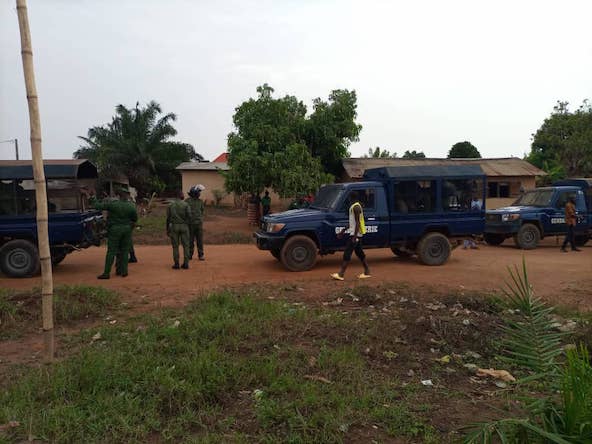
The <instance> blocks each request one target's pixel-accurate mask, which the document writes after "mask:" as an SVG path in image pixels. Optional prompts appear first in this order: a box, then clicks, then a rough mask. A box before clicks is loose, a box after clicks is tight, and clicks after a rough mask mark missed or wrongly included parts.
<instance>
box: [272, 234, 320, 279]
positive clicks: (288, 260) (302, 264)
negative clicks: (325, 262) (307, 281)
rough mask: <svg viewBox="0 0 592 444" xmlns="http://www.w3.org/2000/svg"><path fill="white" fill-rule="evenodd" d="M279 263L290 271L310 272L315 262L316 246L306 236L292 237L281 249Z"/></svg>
mask: <svg viewBox="0 0 592 444" xmlns="http://www.w3.org/2000/svg"><path fill="white" fill-rule="evenodd" d="M280 261H281V262H282V264H283V265H284V267H286V268H287V269H288V270H290V271H306V270H310V269H311V268H312V267H313V266H314V264H315V263H316V261H317V245H316V244H315V242H314V241H313V240H312V239H311V238H310V237H308V236H300V235H296V236H292V237H291V238H289V239H288V240H287V241H286V242H285V243H284V246H283V247H282V250H281V252H280Z"/></svg>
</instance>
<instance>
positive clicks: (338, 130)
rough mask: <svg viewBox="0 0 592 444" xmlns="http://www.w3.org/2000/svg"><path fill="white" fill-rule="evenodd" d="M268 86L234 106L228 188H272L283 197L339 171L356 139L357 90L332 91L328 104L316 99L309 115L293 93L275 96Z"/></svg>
mask: <svg viewBox="0 0 592 444" xmlns="http://www.w3.org/2000/svg"><path fill="white" fill-rule="evenodd" d="M273 92H274V90H273V88H272V87H271V86H269V85H267V84H264V85H262V86H259V87H258V88H257V93H258V97H257V98H256V99H253V98H251V99H249V100H247V101H245V102H243V103H242V104H241V105H240V106H238V107H237V108H236V111H235V114H234V117H233V123H234V127H235V130H234V131H233V132H231V133H230V134H229V135H228V154H229V156H228V164H229V166H230V170H229V171H228V173H226V189H227V190H228V191H231V192H236V193H257V194H258V193H260V192H261V191H262V190H263V189H264V188H265V187H273V188H274V190H275V191H276V192H277V193H278V194H279V195H280V196H283V197H288V196H294V195H296V194H298V193H308V192H312V191H315V190H316V189H317V188H318V187H319V186H320V185H321V184H323V183H328V182H331V181H332V180H333V175H336V174H339V172H340V169H341V159H342V158H343V157H345V156H347V155H348V152H347V148H348V147H349V145H350V143H351V142H353V141H356V140H357V138H358V135H359V133H360V130H361V126H360V125H358V124H357V123H355V118H356V116H357V113H356V107H357V105H356V93H355V91H351V92H350V91H348V90H335V91H332V92H331V94H330V95H329V100H328V101H327V102H325V101H323V100H321V99H320V98H317V99H315V100H314V102H313V112H312V114H310V115H308V116H307V108H306V106H305V105H304V103H303V102H302V101H300V100H298V99H297V98H296V97H294V96H289V95H286V96H284V97H282V98H274V97H273Z"/></svg>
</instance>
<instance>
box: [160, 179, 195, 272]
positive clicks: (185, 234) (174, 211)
mask: <svg viewBox="0 0 592 444" xmlns="http://www.w3.org/2000/svg"><path fill="white" fill-rule="evenodd" d="M183 197H184V196H183V191H179V192H178V194H177V199H175V200H173V201H172V202H171V203H170V204H169V206H168V208H167V218H166V230H167V235H168V236H169V237H170V238H171V245H172V246H173V262H174V264H173V269H174V270H178V269H179V268H183V269H185V270H186V269H188V268H189V224H190V223H191V210H190V209H189V205H188V204H187V202H185V201H184V200H183ZM179 244H181V245H183V265H182V266H181V267H179Z"/></svg>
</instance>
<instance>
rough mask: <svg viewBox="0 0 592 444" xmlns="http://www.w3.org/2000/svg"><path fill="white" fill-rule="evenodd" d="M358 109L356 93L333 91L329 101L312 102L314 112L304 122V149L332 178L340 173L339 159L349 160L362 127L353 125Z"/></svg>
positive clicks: (343, 90)
mask: <svg viewBox="0 0 592 444" xmlns="http://www.w3.org/2000/svg"><path fill="white" fill-rule="evenodd" d="M357 107H358V104H357V96H356V92H355V91H349V90H347V89H336V90H334V91H331V94H329V101H327V102H325V101H323V100H321V99H320V98H317V99H315V100H314V101H313V109H314V111H313V113H312V114H311V115H310V118H309V119H307V121H306V126H305V128H306V132H305V143H306V145H307V146H308V147H309V148H310V151H311V154H312V155H313V156H314V157H319V158H320V159H321V163H322V164H323V168H324V169H325V171H326V172H327V173H330V174H332V175H334V176H338V175H339V174H340V173H341V171H342V165H341V159H343V158H344V157H348V156H349V152H348V148H349V146H350V144H351V143H352V142H357V141H358V140H359V135H360V132H361V131H362V125H359V124H358V123H356V118H357V116H358V113H357Z"/></svg>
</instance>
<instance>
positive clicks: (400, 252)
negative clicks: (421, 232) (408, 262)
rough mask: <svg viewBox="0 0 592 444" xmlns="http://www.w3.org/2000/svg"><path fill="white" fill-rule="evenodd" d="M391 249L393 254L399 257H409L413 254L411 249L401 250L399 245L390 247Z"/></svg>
mask: <svg viewBox="0 0 592 444" xmlns="http://www.w3.org/2000/svg"><path fill="white" fill-rule="evenodd" d="M391 251H392V252H393V254H394V255H395V256H399V257H402V258H405V259H407V258H410V257H411V256H413V254H414V253H413V252H412V251H409V250H403V249H402V248H399V247H391Z"/></svg>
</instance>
